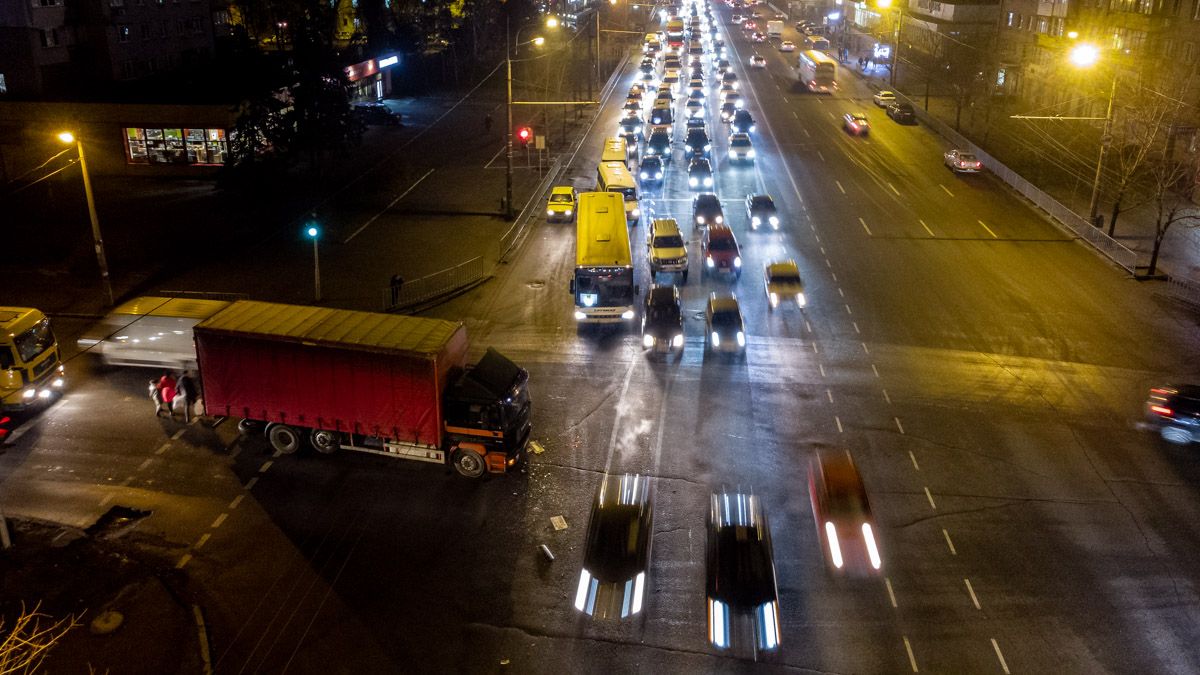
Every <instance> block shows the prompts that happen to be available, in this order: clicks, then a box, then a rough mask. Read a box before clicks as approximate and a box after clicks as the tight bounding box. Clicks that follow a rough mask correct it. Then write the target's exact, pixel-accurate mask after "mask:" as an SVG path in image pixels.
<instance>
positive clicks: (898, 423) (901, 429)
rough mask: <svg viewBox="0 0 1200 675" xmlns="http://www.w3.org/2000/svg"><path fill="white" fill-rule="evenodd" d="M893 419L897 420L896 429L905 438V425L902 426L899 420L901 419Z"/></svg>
mask: <svg viewBox="0 0 1200 675" xmlns="http://www.w3.org/2000/svg"><path fill="white" fill-rule="evenodd" d="M892 419H894V420H896V428H897V429H899V430H900V435H901V436H904V435H905V434H904V425H903V424H900V418H899V417H893V418H892Z"/></svg>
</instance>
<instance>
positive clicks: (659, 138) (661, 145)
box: [646, 129, 671, 162]
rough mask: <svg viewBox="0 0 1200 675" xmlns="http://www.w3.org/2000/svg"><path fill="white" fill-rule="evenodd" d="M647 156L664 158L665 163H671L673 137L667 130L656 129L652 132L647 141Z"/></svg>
mask: <svg viewBox="0 0 1200 675" xmlns="http://www.w3.org/2000/svg"><path fill="white" fill-rule="evenodd" d="M646 155H647V156H648V157H662V160H663V161H664V162H670V161H671V137H670V135H668V134H667V132H666V130H664V129H655V130H654V131H652V132H650V138H648V139H647V140H646Z"/></svg>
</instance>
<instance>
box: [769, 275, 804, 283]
mask: <svg viewBox="0 0 1200 675" xmlns="http://www.w3.org/2000/svg"><path fill="white" fill-rule="evenodd" d="M771 283H773V284H789V285H795V286H799V285H800V275H799V274H792V273H790V272H784V273H782V274H773V275H771Z"/></svg>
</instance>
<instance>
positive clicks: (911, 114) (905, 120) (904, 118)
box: [887, 103, 917, 124]
mask: <svg viewBox="0 0 1200 675" xmlns="http://www.w3.org/2000/svg"><path fill="white" fill-rule="evenodd" d="M887 114H888V117H890V118H892V119H893V120H895V121H897V122H899V123H901V124H913V123H916V121H917V113H916V111H914V110H913V107H912V105H911V104H908V103H893V104H891V105H889V106H888V109H887Z"/></svg>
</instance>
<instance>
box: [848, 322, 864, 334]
mask: <svg viewBox="0 0 1200 675" xmlns="http://www.w3.org/2000/svg"><path fill="white" fill-rule="evenodd" d="M850 323H851V324H853V325H854V334H855V335H862V331H861V330H859V329H858V322H857V321H851V322H850Z"/></svg>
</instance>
